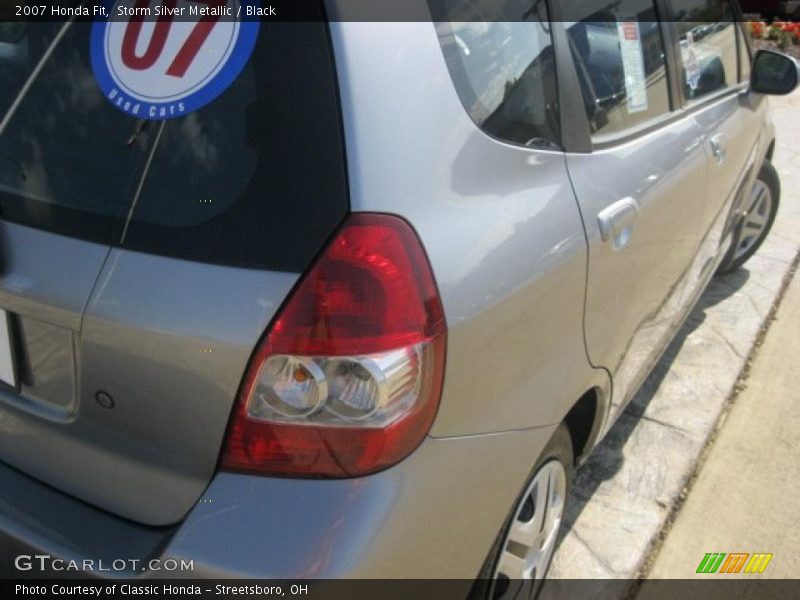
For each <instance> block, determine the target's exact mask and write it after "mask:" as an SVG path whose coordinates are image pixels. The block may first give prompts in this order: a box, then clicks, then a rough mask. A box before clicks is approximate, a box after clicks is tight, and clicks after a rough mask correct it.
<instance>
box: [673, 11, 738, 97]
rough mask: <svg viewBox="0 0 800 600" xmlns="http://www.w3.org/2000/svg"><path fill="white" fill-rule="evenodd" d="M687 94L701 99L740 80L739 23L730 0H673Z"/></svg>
mask: <svg viewBox="0 0 800 600" xmlns="http://www.w3.org/2000/svg"><path fill="white" fill-rule="evenodd" d="M672 6H673V13H674V16H675V21H676V26H677V28H678V36H679V40H680V42H679V43H680V58H681V68H682V87H683V94H684V97H685V98H686V99H687V100H697V99H698V98H702V97H704V96H708V95H709V94H713V93H715V92H719V91H721V90H724V89H726V88H728V87H731V86H734V85H736V84H737V83H738V81H739V70H738V66H739V58H738V48H737V43H736V23H735V19H734V14H733V9H732V8H731V5H730V3H729V2H728V0H672Z"/></svg>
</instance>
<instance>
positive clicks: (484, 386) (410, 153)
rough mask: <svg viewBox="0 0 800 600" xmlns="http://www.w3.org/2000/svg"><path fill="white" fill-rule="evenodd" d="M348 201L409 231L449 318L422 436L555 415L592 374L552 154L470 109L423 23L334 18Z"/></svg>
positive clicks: (574, 231)
mask: <svg viewBox="0 0 800 600" xmlns="http://www.w3.org/2000/svg"><path fill="white" fill-rule="evenodd" d="M332 39H333V43H334V50H335V55H336V61H337V70H338V72H339V81H340V90H341V96H342V105H343V116H344V125H345V139H346V146H347V154H348V166H349V178H350V186H351V204H352V207H353V209H354V210H356V211H378V212H387V213H395V214H399V215H401V216H403V217H405V218H406V219H407V220H408V221H409V222H410V223H411V224H412V225H413V226H414V227H415V228H416V230H417V232H418V233H419V235H420V237H421V239H422V242H423V244H424V246H425V249H426V251H427V253H428V256H429V259H430V262H431V264H432V267H433V270H434V274H435V276H436V279H437V282H438V285H439V290H440V293H441V296H442V301H443V304H444V307H445V312H446V318H447V323H448V354H447V370H446V377H445V386H444V393H443V397H442V402H441V405H440V409H439V414H438V417H437V420H436V422H435V424H434V426H433V430H432V433H431V435H433V436H434V437H449V436H460V435H471V434H482V433H489V432H498V431H507V430H514V429H523V428H530V427H537V426H543V425H551V424H555V423H558V422H559V421H560V420H561V419H562V418H563V417H564V415H565V414H566V412H567V411H568V410H569V407H570V406H571V405H572V403H574V402H575V401H576V400H577V399H578V398H579V397H580V396H581V395H582V394H583V393H584V392H585V391H586V390H587V389H588V388H590V387H592V385H594V384H595V382H596V381H597V380H598V379H599V380H600V381H604V376H603V375H602V374H601V373H598V372H595V371H593V370H592V369H591V368H590V366H589V364H588V361H587V358H586V353H585V348H584V343H583V332H582V317H583V301H584V285H585V278H586V240H585V236H584V232H583V228H582V224H581V220H580V214H579V212H578V208H577V205H576V202H575V198H574V196H573V193H572V188H571V186H570V182H569V179H568V176H567V171H566V165H565V159H564V155H563V154H562V153H560V152H549V151H541V150H532V149H528V148H522V147H517V146H513V145H510V144H506V143H503V142H500V141H497V140H495V139H492V138H490V137H489V136H487V135H486V134H484V133H483V132H482V131H481V130H480V129H479V128H478V127H477V126H476V125H475V124H474V123H473V122H472V121H471V120H470V118H469V117H468V115H467V113H466V112H465V110H464V107H463V105H462V104H461V101H460V100H459V98H458V96H457V94H456V91H455V89H454V87H453V83H452V81H451V79H450V75H449V73H448V70H447V66H446V63H445V61H444V58H443V55H442V52H441V49H440V47H439V43H438V39H437V36H436V31H435V28H434V26H433V25H432V24H431V23H355V22H351V23H334V24H332Z"/></svg>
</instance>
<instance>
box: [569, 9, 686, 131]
mask: <svg viewBox="0 0 800 600" xmlns="http://www.w3.org/2000/svg"><path fill="white" fill-rule="evenodd" d="M567 14H569V16H570V17H571V18H572V19H574V21H577V22H574V21H573V22H572V23H571V24H568V32H569V36H570V41H571V43H572V52H573V56H574V57H575V60H576V63H577V67H578V77H579V80H580V84H581V89H582V92H583V100H584V106H585V109H586V114H587V117H588V118H589V123H590V127H591V130H592V134H593V135H594V136H604V135H610V134H616V133H619V132H621V131H624V130H626V129H630V128H634V127H637V126H639V125H641V124H643V123H646V122H647V121H650V120H652V119H655V118H657V117H659V116H661V115H663V114H665V113H668V112H669V110H670V100H669V86H668V83H667V76H666V75H667V74H666V59H665V55H664V43H663V40H662V37H661V31H660V28H659V24H658V22H657V13H656V10H655V6H654V4H653V3H652V1H651V0H623V1H622V2H608V1H607V0H601V1H589V2H584V3H580V4H575V5H573V6H572V7H571V8H570V10H569V11H568V13H567ZM634 96H635V97H634Z"/></svg>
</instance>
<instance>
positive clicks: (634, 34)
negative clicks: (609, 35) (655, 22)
mask: <svg viewBox="0 0 800 600" xmlns="http://www.w3.org/2000/svg"><path fill="white" fill-rule="evenodd" d="M617 28H618V29H619V43H620V49H621V50H622V68H623V69H624V71H625V91H626V93H627V95H628V112H629V113H638V112H643V111H646V110H647V108H648V103H647V76H646V75H645V72H644V53H643V51H642V35H641V32H640V31H639V22H638V21H622V22H620V23H617Z"/></svg>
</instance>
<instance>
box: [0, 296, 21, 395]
mask: <svg viewBox="0 0 800 600" xmlns="http://www.w3.org/2000/svg"><path fill="white" fill-rule="evenodd" d="M9 323H10V319H9V317H8V313H7V312H6V311H4V310H3V309H0V382H2V383H4V384H6V385H8V386H11V387H12V388H14V389H17V369H16V366H17V365H16V362H15V361H14V347H13V346H12V344H11V327H10V325H9Z"/></svg>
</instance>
